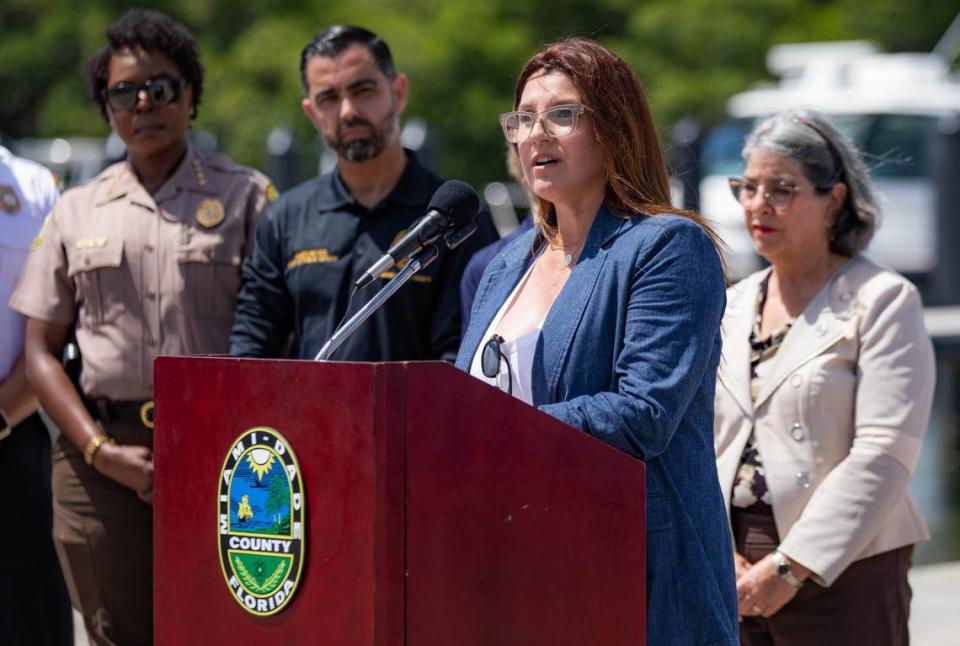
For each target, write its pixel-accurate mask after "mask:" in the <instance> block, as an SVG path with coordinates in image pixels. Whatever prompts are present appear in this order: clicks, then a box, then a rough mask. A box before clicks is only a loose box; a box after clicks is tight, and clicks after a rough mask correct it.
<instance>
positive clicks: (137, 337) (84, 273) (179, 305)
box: [10, 148, 276, 401]
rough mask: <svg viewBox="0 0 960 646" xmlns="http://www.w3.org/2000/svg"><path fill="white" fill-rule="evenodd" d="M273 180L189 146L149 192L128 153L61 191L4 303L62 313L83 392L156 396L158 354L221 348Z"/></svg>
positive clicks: (42, 313) (46, 317)
mask: <svg viewBox="0 0 960 646" xmlns="http://www.w3.org/2000/svg"><path fill="white" fill-rule="evenodd" d="M275 194H276V191H275V189H274V188H273V186H272V185H271V184H270V181H269V180H268V179H267V178H266V177H265V176H264V175H263V174H262V173H260V172H258V171H255V170H252V169H250V168H245V167H242V166H238V165H236V164H234V163H233V162H231V161H230V160H229V159H227V158H226V157H224V156H220V155H210V156H207V155H201V154H199V153H198V152H197V151H195V150H193V149H192V148H190V149H188V151H187V154H186V156H185V157H184V160H183V162H181V164H180V165H179V166H178V167H177V169H176V170H175V171H174V173H173V175H172V176H171V177H170V178H169V179H168V180H167V181H166V183H164V185H163V186H162V187H161V188H160V190H159V191H157V193H156V194H155V195H153V196H151V195H150V194H149V193H148V192H147V191H146V189H144V187H143V186H142V185H141V184H140V182H139V180H138V179H137V177H136V175H135V173H134V172H133V169H132V168H131V167H130V165H129V163H127V162H121V163H118V164H114V165H113V166H111V167H109V168H107V169H106V170H104V171H103V172H102V173H101V174H100V175H99V176H97V177H96V178H95V179H94V180H92V181H91V182H89V183H88V184H85V185H83V186H80V187H77V188H74V189H72V190H69V191H67V192H66V193H64V195H63V197H62V198H61V199H60V201H59V202H58V203H57V205H56V207H55V208H54V209H53V211H52V212H51V214H50V216H49V217H48V218H47V220H46V222H45V223H44V226H43V229H42V230H41V232H40V234H39V235H38V237H37V239H36V240H35V241H34V243H33V247H32V251H31V252H30V255H29V258H28V259H27V264H26V267H25V268H24V271H23V273H22V275H21V276H20V279H19V281H18V283H17V286H16V288H15V290H14V293H13V296H12V297H11V299H10V305H11V307H13V308H14V309H15V310H17V311H18V312H20V313H21V314H23V315H24V316H28V317H30V318H34V319H39V320H42V321H46V322H50V323H59V324H64V325H67V324H70V323H73V322H74V320H75V319H76V335H77V343H78V345H79V347H80V352H81V354H82V356H83V371H82V373H81V376H80V384H81V387H82V388H83V391H84V392H85V393H86V394H87V396H88V397H91V398H106V399H109V400H113V401H137V400H144V399H150V398H151V397H152V396H153V360H154V359H155V358H156V357H157V356H158V355H160V354H167V355H184V354H225V353H227V351H228V350H229V337H230V328H231V325H232V323H233V312H234V306H235V305H236V300H237V291H238V289H239V284H240V261H241V260H242V259H243V257H244V256H246V255H247V254H248V253H250V251H251V249H252V248H253V240H254V231H255V228H256V223H257V221H258V220H259V217H260V215H261V214H262V213H263V211H264V209H265V207H266V205H267V202H268V196H269V197H270V198H272V197H274V196H275Z"/></svg>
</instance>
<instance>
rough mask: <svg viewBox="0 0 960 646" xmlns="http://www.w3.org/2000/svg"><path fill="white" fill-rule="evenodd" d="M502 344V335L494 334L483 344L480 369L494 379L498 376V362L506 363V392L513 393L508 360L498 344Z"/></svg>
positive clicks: (484, 374) (511, 375)
mask: <svg viewBox="0 0 960 646" xmlns="http://www.w3.org/2000/svg"><path fill="white" fill-rule="evenodd" d="M502 344H503V337H502V336H500V335H499V334H494V335H493V336H491V337H490V339H489V340H488V341H487V342H486V343H485V344H484V345H483V351H482V352H481V353H480V370H481V371H482V372H483V376H484V377H487V378H488V379H496V378H497V377H499V376H500V362H501V361H503V362H504V363H505V364H507V394H508V395H513V374H512V373H511V370H510V362H509V361H508V360H507V357H506V355H504V354H503V350H502V349H501V348H500V346H501V345H502Z"/></svg>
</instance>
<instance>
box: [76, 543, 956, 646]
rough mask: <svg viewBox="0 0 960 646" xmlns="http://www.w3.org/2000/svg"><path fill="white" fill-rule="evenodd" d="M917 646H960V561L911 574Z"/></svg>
mask: <svg viewBox="0 0 960 646" xmlns="http://www.w3.org/2000/svg"><path fill="white" fill-rule="evenodd" d="M910 585H911V586H912V587H913V605H912V607H911V610H910V637H911V640H910V643H911V644H912V645H913V646H960V561H957V562H955V563H940V564H937V565H924V566H920V567H915V568H913V569H912V570H911V571H910ZM73 622H74V634H75V635H76V646H88V643H87V636H86V635H85V634H84V631H83V620H82V619H80V616H79V615H78V614H77V613H76V612H74V613H73Z"/></svg>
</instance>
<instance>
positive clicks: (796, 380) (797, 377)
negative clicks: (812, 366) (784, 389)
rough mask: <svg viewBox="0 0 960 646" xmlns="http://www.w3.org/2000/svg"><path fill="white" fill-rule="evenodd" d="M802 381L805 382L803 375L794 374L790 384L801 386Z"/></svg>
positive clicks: (796, 386) (795, 386)
mask: <svg viewBox="0 0 960 646" xmlns="http://www.w3.org/2000/svg"><path fill="white" fill-rule="evenodd" d="M802 383H803V377H801V376H800V375H794V376H792V377H790V385H791V386H793V387H794V388H799V387H800V384H802Z"/></svg>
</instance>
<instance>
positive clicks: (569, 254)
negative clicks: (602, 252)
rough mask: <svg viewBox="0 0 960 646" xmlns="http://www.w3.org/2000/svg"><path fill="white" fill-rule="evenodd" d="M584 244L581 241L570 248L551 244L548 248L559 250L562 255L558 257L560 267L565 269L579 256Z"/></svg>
mask: <svg viewBox="0 0 960 646" xmlns="http://www.w3.org/2000/svg"><path fill="white" fill-rule="evenodd" d="M584 244H585V243H581V244H579V245H577V246H576V247H574V248H572V249H565V248H563V247H561V246H554V245H552V244H551V245H550V250H551V251H559V252H561V253H562V254H563V257H562V258H561V259H560V268H561V269H566V268H567V267H569V266H570V265H572V264H573V263H575V262H576V261H577V259H578V258H580V253H581V252H582V251H583V245H584Z"/></svg>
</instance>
